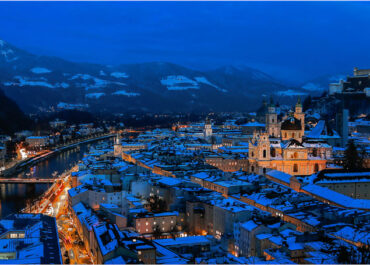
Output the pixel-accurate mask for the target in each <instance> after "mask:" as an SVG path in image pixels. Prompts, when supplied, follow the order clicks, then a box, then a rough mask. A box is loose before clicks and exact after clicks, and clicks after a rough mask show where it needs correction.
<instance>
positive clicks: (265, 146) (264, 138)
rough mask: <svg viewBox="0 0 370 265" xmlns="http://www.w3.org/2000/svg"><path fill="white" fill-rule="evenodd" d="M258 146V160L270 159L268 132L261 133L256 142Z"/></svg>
mask: <svg viewBox="0 0 370 265" xmlns="http://www.w3.org/2000/svg"><path fill="white" fill-rule="evenodd" d="M257 148H258V160H259V161H266V160H270V159H271V158H270V149H271V147H270V140H269V135H268V133H261V134H260V135H259V138H258V142H257Z"/></svg>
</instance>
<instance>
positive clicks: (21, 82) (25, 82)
mask: <svg viewBox="0 0 370 265" xmlns="http://www.w3.org/2000/svg"><path fill="white" fill-rule="evenodd" d="M14 79H15V80H17V81H14V82H4V83H3V85H4V86H20V87H22V86H43V87H49V88H58V87H62V88H68V87H69V84H68V83H65V82H62V83H55V84H50V83H48V82H47V79H46V78H44V77H40V78H38V79H37V80H35V79H33V80H32V79H30V78H28V77H22V76H15V77H14Z"/></svg>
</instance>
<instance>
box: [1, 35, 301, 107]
mask: <svg viewBox="0 0 370 265" xmlns="http://www.w3.org/2000/svg"><path fill="white" fill-rule="evenodd" d="M0 87H1V88H2V89H3V90H4V92H5V94H6V95H7V96H9V97H10V98H12V99H14V100H15V101H16V102H17V103H18V105H19V106H20V107H21V108H22V109H23V110H24V111H26V112H35V111H38V110H40V109H49V108H51V107H54V108H57V107H58V106H59V107H66V106H68V107H73V106H79V107H81V106H83V107H86V108H88V109H89V110H91V111H108V112H124V111H155V112H190V111H250V110H255V109H257V108H258V107H259V105H260V104H261V101H262V97H263V96H266V97H269V96H270V95H272V94H273V95H274V96H275V97H276V98H277V99H278V100H280V101H282V102H284V101H289V100H295V98H296V96H297V95H306V94H307V93H308V92H307V91H306V90H304V89H302V88H292V87H288V86H285V85H283V84H281V83H279V82H278V81H276V80H275V79H274V78H272V77H271V76H269V75H267V74H265V73H263V72H261V71H259V70H256V69H253V68H249V67H243V66H225V67H221V68H219V69H215V70H212V71H196V70H192V69H189V68H186V67H182V66H180V65H176V64H172V63H163V62H154V63H141V64H127V65H119V66H107V65H98V64H87V63H73V62H68V61H65V60H63V59H60V58H56V57H49V56H37V55H33V54H30V53H28V52H26V51H23V50H21V49H18V48H16V47H14V46H12V45H11V44H9V43H6V42H5V41H0Z"/></svg>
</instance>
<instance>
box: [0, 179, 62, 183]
mask: <svg viewBox="0 0 370 265" xmlns="http://www.w3.org/2000/svg"><path fill="white" fill-rule="evenodd" d="M55 181H56V179H53V178H50V179H38V178H8V179H7V178H0V184H48V183H54V182H55Z"/></svg>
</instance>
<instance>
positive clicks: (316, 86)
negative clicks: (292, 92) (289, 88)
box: [302, 83, 326, 91]
mask: <svg viewBox="0 0 370 265" xmlns="http://www.w3.org/2000/svg"><path fill="white" fill-rule="evenodd" d="M302 88H303V89H306V90H309V91H324V90H325V89H326V88H324V87H322V86H321V85H319V84H314V83H307V84H305V85H303V86H302Z"/></svg>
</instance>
